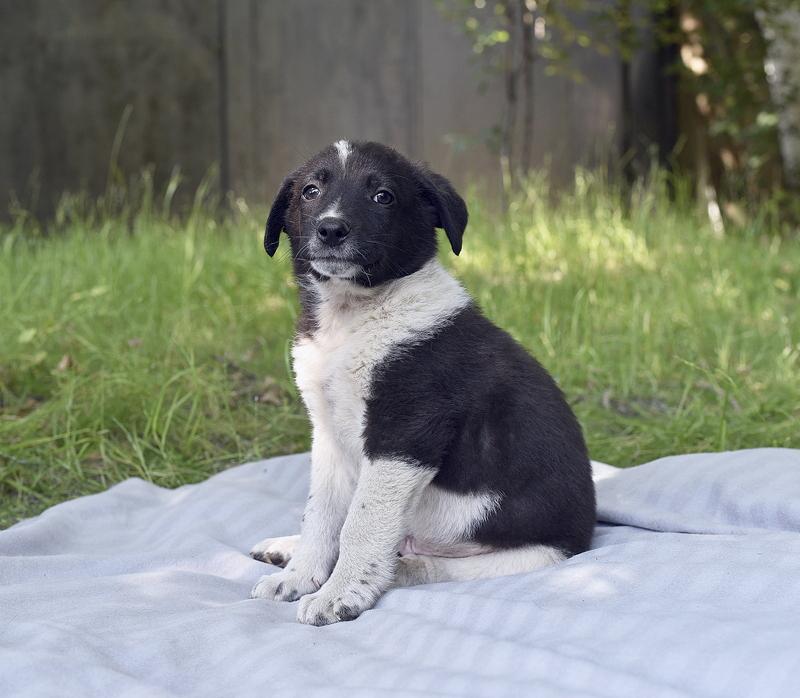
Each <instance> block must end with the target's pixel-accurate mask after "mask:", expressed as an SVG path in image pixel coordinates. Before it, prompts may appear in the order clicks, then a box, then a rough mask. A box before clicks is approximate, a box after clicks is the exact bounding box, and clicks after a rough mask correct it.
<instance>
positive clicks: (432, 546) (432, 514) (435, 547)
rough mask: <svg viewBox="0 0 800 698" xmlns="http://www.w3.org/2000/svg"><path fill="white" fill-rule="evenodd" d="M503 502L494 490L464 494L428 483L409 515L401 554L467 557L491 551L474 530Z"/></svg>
mask: <svg viewBox="0 0 800 698" xmlns="http://www.w3.org/2000/svg"><path fill="white" fill-rule="evenodd" d="M499 505H500V496H499V495H497V494H495V493H493V492H485V493H470V494H462V493H458V492H451V491H449V490H444V489H442V488H440V487H437V486H436V485H428V486H427V487H426V488H425V489H424V490H423V492H422V494H421V495H420V498H419V501H418V502H417V505H416V507H415V508H414V511H413V513H412V515H411V517H410V518H409V526H408V534H407V535H406V537H405V538H404V540H403V543H402V544H401V546H400V551H399V552H400V553H401V554H411V553H414V554H417V555H436V556H439V557H467V556H469V555H479V554H481V553H486V552H489V551H491V550H492V548H491V547H489V546H486V545H483V544H481V543H477V542H475V541H474V540H472V533H473V531H474V530H475V528H476V527H477V526H478V524H479V523H481V522H482V521H484V520H485V519H486V517H487V516H489V514H491V513H492V512H493V511H494V510H495V509H497V507H498V506H499Z"/></svg>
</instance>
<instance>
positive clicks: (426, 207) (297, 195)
mask: <svg viewBox="0 0 800 698" xmlns="http://www.w3.org/2000/svg"><path fill="white" fill-rule="evenodd" d="M466 225H467V207H466V205H465V204H464V201H463V200H462V199H461V197H460V196H459V195H458V194H457V193H456V192H455V190H454V189H453V187H452V186H451V185H450V183H449V182H448V181H447V180H446V179H445V178H444V177H442V176H440V175H437V174H435V173H433V172H430V171H428V170H427V169H426V168H424V167H423V166H421V165H417V164H414V163H411V162H409V161H408V160H407V159H406V158H404V157H403V156H402V155H400V154H399V153H397V152H396V151H394V150H392V149H391V148H388V147H387V146H384V145H380V144H379V143H350V142H348V141H337V142H336V143H334V144H333V145H331V146H329V147H327V148H325V150H323V151H322V152H320V153H318V154H317V155H315V156H314V157H313V158H311V159H310V160H309V161H308V162H307V163H306V164H305V165H303V166H302V167H300V168H299V169H298V170H296V171H295V172H293V173H292V174H290V175H289V176H288V177H287V178H286V180H285V181H284V182H283V184H282V185H281V188H280V190H279V192H278V195H277V196H276V198H275V201H274V203H273V204H272V210H271V211H270V214H269V218H268V219H267V229H266V233H265V236H264V247H265V248H266V250H267V254H269V255H270V257H271V256H272V255H274V254H275V251H276V250H277V249H278V241H279V237H280V233H281V231H282V230H285V231H286V233H287V235H288V236H289V242H290V244H291V247H292V255H293V257H294V264H295V270H296V272H298V273H312V274H314V275H315V276H316V277H317V278H320V279H328V278H331V277H335V278H340V279H348V280H350V281H352V282H353V283H356V284H360V285H362V286H375V285H377V284H380V283H383V282H384V281H387V280H389V279H395V278H399V277H401V276H406V275H407V274H411V273H413V272H415V271H417V270H418V269H420V268H421V267H422V266H423V265H424V264H425V263H426V262H427V261H428V260H429V259H431V257H433V255H434V254H435V253H436V231H435V229H436V228H443V229H444V231H445V233H446V234H447V237H448V239H449V241H450V245H451V246H452V248H453V252H455V253H456V254H458V253H459V252H460V251H461V238H462V236H463V234H464V228H465V227H466Z"/></svg>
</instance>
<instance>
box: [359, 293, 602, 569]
mask: <svg viewBox="0 0 800 698" xmlns="http://www.w3.org/2000/svg"><path fill="white" fill-rule="evenodd" d="M365 446H366V451H367V455H368V456H369V457H371V458H376V457H386V456H395V457H396V456H400V457H405V458H410V459H413V460H414V461H417V462H420V463H424V464H426V465H427V466H434V467H437V468H438V473H437V475H436V477H435V478H434V480H433V482H434V484H435V485H437V486H439V487H441V488H443V489H446V490H451V491H454V492H459V493H478V492H486V491H491V492H495V493H497V494H499V495H500V496H501V498H502V499H501V503H500V506H499V508H498V509H497V511H496V512H494V513H492V514H490V516H489V517H488V518H487V520H486V521H484V522H483V523H482V524H481V525H480V526H479V527H478V529H477V530H476V531H475V534H474V538H475V540H477V541H478V542H481V543H486V544H489V545H493V546H496V547H515V546H521V545H529V544H533V543H541V544H545V545H551V546H554V547H557V548H559V549H561V550H563V551H564V552H565V553H567V554H575V553H579V552H582V551H584V550H586V549H587V548H588V547H589V545H590V542H591V537H592V531H593V528H594V523H595V498H594V485H593V483H592V478H591V467H590V463H589V458H588V455H587V452H586V445H585V443H584V440H583V436H582V434H581V429H580V426H579V425H578V422H577V420H576V418H575V416H574V414H573V413H572V410H571V409H570V407H569V405H568V404H567V402H566V400H565V399H564V396H563V395H562V393H561V391H560V390H559V388H558V386H557V385H556V384H555V381H554V380H553V379H552V378H551V377H550V375H549V374H548V373H547V371H545V370H544V368H542V366H541V365H539V363H538V362H537V361H536V360H535V359H533V358H532V357H531V356H530V355H529V354H528V353H527V352H526V351H525V350H524V349H523V348H522V347H521V346H520V345H519V344H517V343H516V342H515V341H514V340H513V339H512V338H511V337H510V336H509V335H508V334H507V333H506V332H504V331H502V330H500V329H499V328H497V327H495V326H494V325H493V324H492V323H491V322H489V321H488V320H487V319H486V318H485V317H484V316H483V315H482V314H481V313H480V311H479V310H478V309H477V308H476V307H475V306H473V305H470V306H467V307H466V308H464V309H463V310H462V311H461V312H460V314H459V315H458V316H456V317H455V318H454V319H453V322H452V323H451V324H449V325H447V326H446V327H444V328H443V329H442V330H441V331H440V332H439V333H438V334H436V335H435V336H433V337H430V338H428V339H425V340H424V341H422V342H420V343H416V344H415V343H411V344H409V345H408V346H406V347H402V348H401V350H399V351H396V352H395V353H394V354H393V358H390V359H389V360H387V361H386V362H385V364H384V365H383V366H382V368H381V369H380V371H379V372H378V374H377V375H376V377H375V379H374V381H373V385H372V395H371V398H370V399H369V401H368V403H367V419H366V428H365Z"/></svg>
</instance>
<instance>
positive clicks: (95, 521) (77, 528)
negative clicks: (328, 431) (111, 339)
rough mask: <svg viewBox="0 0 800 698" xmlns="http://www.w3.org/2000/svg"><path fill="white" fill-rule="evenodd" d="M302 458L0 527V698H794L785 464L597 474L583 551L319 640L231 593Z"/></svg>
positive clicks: (797, 608)
mask: <svg viewBox="0 0 800 698" xmlns="http://www.w3.org/2000/svg"><path fill="white" fill-rule="evenodd" d="M307 463H308V457H307V455H297V456H288V457H284V458H274V459H272V460H268V461H263V462H259V463H251V464H248V465H243V466H241V467H238V468H234V469H232V470H228V471H226V472H223V473H221V474H219V475H217V476H215V477H212V478H211V479H210V480H208V481H206V482H203V483H201V484H198V485H190V486H186V487H181V488H179V489H177V490H164V489H160V488H158V487H155V486H153V485H151V484H148V483H146V482H143V481H142V480H138V479H133V480H128V481H126V482H123V483H121V484H119V485H117V486H115V487H112V488H111V489H110V490H108V491H107V492H104V493H102V494H98V495H95V496H91V497H84V498H81V499H77V500H74V501H71V502H66V503H64V504H60V505H58V506H56V507H53V508H52V509H50V510H48V511H46V512H45V513H44V514H42V515H41V516H38V517H36V518H35V519H31V520H28V521H23V522H22V523H19V524H17V525H16V526H13V527H12V528H10V529H8V530H6V531H3V532H0V696H3V697H4V698H8V697H11V696H102V697H103V698H107V697H109V696H178V695H187V696H214V697H218V696H272V695H277V696H284V695H286V696H294V695H297V696H380V695H396V696H406V695H420V696H428V695H441V696H493V697H494V696H505V695H508V696H515V697H517V696H534V695H535V696H570V697H572V696H584V695H586V696H637V697H639V696H647V697H650V698H652V697H654V696H683V695H692V696H720V697H722V696H724V697H726V698H727V697H730V696H758V697H760V698H761V697H764V696H782V697H783V696H797V695H800V451H792V450H781V449H758V450H751V451H741V452H733V453H720V454H711V455H702V454H701V455H688V456H676V457H672V458H665V459H662V460H659V461H655V462H653V463H648V464H646V465H642V466H639V467H637V468H631V469H627V470H617V469H616V468H611V467H610V466H603V465H600V464H597V465H596V467H595V473H596V477H597V481H598V485H597V488H598V499H599V518H600V521H601V523H600V524H599V525H598V527H597V531H596V536H595V540H594V549H593V550H591V551H589V552H587V553H584V554H582V555H578V556H577V557H573V558H571V559H570V560H567V561H565V562H563V563H561V564H559V565H557V566H555V567H552V568H549V569H544V570H540V571H537V572H533V573H530V574H524V575H517V576H513V577H506V578H501V579H491V580H485V581H478V582H461V583H447V584H438V585H436V584H434V585H428V586H422V587H414V588H410V589H401V590H396V591H391V592H389V593H388V594H386V595H385V596H384V597H383V599H381V601H380V602H379V603H378V605H377V607H376V608H375V609H374V610H371V611H368V612H366V613H365V614H364V615H363V616H362V617H361V618H359V619H358V620H356V621H353V622H350V623H339V624H336V625H332V626H328V627H324V628H315V627H309V626H303V625H299V624H298V623H296V622H295V611H296V604H283V603H277V602H270V601H264V600H251V599H249V598H248V593H249V591H250V587H251V586H252V585H253V583H254V582H255V581H256V579H257V578H258V577H259V576H260V575H261V574H263V573H265V571H267V570H268V569H269V568H268V567H267V566H265V565H263V564H261V563H259V562H255V561H254V560H251V559H250V558H249V557H248V555H247V551H248V550H249V548H250V546H251V545H252V544H253V543H255V542H256V541H258V540H259V539H260V538H263V537H265V536H267V535H270V534H274V535H283V534H289V533H293V532H296V531H297V530H298V527H299V520H300V516H301V511H302V505H303V502H304V499H305V491H306V488H307Z"/></svg>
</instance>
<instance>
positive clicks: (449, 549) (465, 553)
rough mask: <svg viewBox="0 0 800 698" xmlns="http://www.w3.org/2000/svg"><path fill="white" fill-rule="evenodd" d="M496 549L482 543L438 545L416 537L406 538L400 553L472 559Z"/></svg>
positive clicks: (468, 542)
mask: <svg viewBox="0 0 800 698" xmlns="http://www.w3.org/2000/svg"><path fill="white" fill-rule="evenodd" d="M492 550H494V548H492V547H491V546H489V545H483V544H482V543H473V542H470V541H464V542H461V543H438V542H436V541H427V540H418V539H416V538H414V536H406V537H405V538H404V539H403V542H402V544H401V545H400V549H399V550H398V552H399V553H400V554H401V555H433V556H436V557H470V556H471V555H481V554H483V553H489V552H491V551H492Z"/></svg>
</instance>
